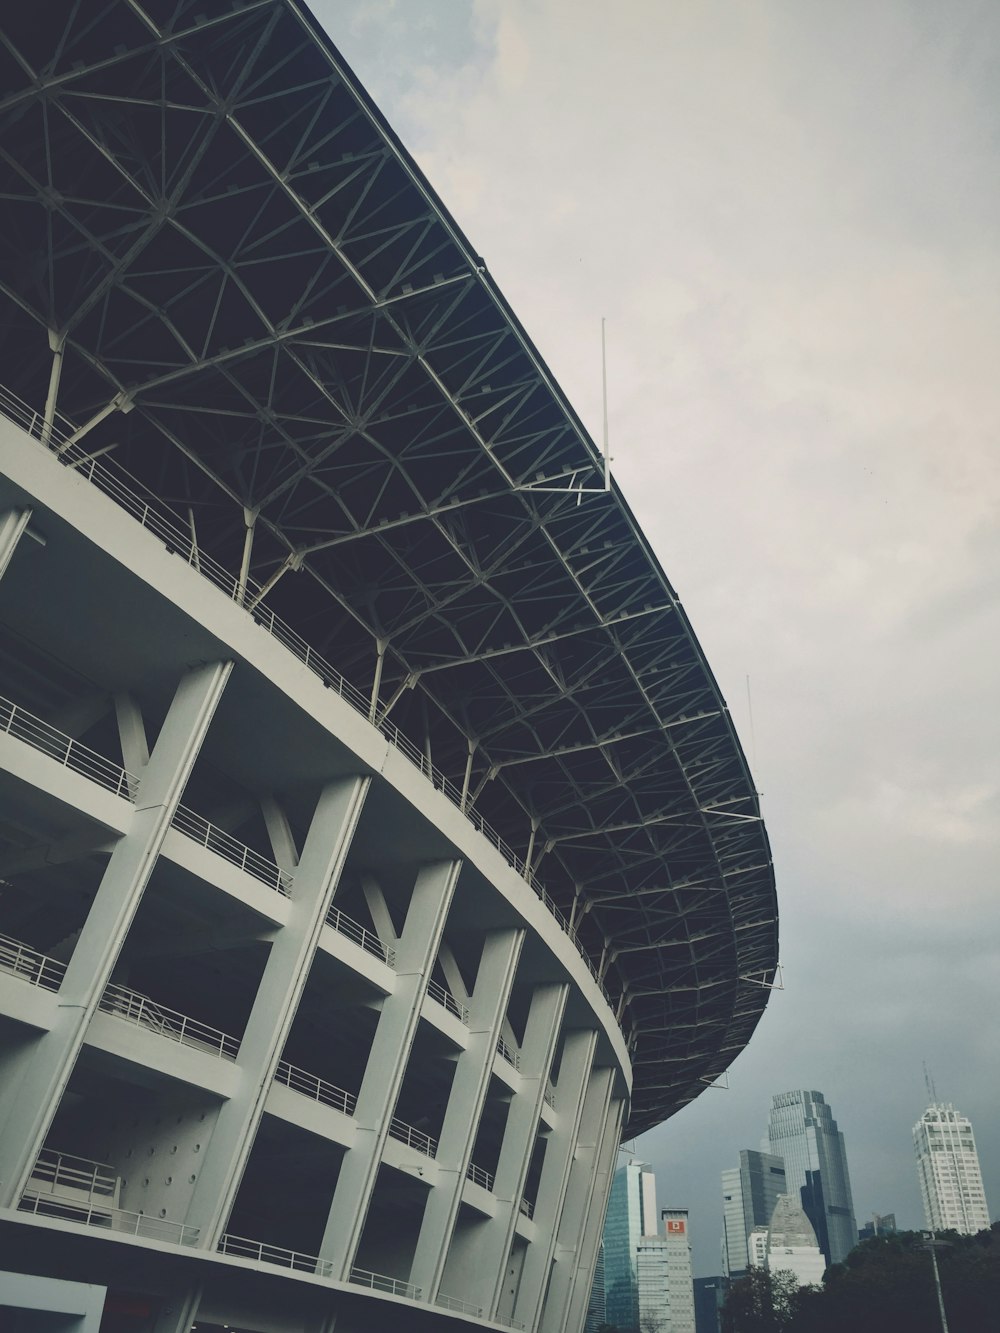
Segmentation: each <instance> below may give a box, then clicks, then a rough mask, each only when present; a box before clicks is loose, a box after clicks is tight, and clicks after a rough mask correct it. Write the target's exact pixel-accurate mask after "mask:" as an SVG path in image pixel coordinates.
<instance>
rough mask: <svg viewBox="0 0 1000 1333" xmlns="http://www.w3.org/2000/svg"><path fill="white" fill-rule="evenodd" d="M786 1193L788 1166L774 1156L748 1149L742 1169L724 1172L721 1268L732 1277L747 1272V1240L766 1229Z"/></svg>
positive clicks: (742, 1158) (743, 1157)
mask: <svg viewBox="0 0 1000 1333" xmlns="http://www.w3.org/2000/svg"><path fill="white" fill-rule="evenodd" d="M784 1192H785V1164H784V1162H783V1160H782V1159H781V1158H780V1157H776V1156H775V1155H774V1154H773V1153H766V1152H756V1151H755V1150H754V1149H753V1148H745V1149H744V1150H743V1151H742V1152H741V1153H740V1164H739V1166H734V1167H731V1168H730V1169H729V1170H726V1171H723V1173H722V1219H723V1235H722V1267H723V1272H724V1273H725V1274H726V1276H727V1277H729V1278H738V1277H742V1276H743V1274H744V1273H745V1272H746V1269H747V1263H748V1256H747V1237H748V1236H749V1235H750V1232H751V1231H752V1230H753V1229H754V1227H766V1226H767V1225H768V1223H769V1222H770V1220H771V1214H772V1213H773V1212H774V1205H775V1204H776V1203H777V1202H778V1195H779V1194H784Z"/></svg>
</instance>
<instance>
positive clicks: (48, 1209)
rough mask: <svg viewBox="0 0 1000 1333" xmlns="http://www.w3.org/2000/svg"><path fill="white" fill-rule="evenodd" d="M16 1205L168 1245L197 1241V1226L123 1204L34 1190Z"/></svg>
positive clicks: (43, 1214) (29, 1211) (22, 1210)
mask: <svg viewBox="0 0 1000 1333" xmlns="http://www.w3.org/2000/svg"><path fill="white" fill-rule="evenodd" d="M17 1207H18V1210H19V1211H20V1212H22V1213H35V1214H36V1215H38V1214H39V1213H40V1214H41V1215H42V1216H43V1217H44V1216H46V1215H48V1216H50V1217H51V1216H55V1217H59V1218H60V1219H61V1220H63V1221H66V1222H79V1223H80V1224H81V1225H82V1226H88V1227H104V1228H106V1229H108V1230H110V1231H117V1232H120V1233H121V1234H122V1235H125V1236H141V1237H142V1238H143V1239H144V1240H162V1241H166V1242H167V1244H169V1245H195V1244H197V1242H198V1235H199V1228H198V1227H189V1226H188V1225H187V1224H186V1223H184V1222H172V1221H171V1220H170V1219H169V1218H167V1217H150V1216H149V1214H148V1213H134V1212H132V1211H131V1210H129V1209H127V1208H112V1207H111V1206H110V1205H108V1204H85V1203H77V1202H76V1201H74V1200H73V1199H62V1198H59V1197H58V1195H56V1196H52V1195H48V1196H46V1195H44V1194H35V1195H32V1196H31V1197H29V1196H28V1194H27V1193H25V1194H24V1196H23V1197H22V1199H21V1202H20V1203H19V1204H18V1205H17Z"/></svg>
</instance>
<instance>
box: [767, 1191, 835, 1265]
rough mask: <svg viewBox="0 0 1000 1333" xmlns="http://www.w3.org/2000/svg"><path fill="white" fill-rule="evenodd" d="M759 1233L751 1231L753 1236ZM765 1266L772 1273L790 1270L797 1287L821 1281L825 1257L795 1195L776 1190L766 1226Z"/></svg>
mask: <svg viewBox="0 0 1000 1333" xmlns="http://www.w3.org/2000/svg"><path fill="white" fill-rule="evenodd" d="M757 1234H758V1233H756V1232H755V1233H754V1238H755V1239H756V1236H757ZM766 1255H767V1259H766V1262H767V1268H768V1271H769V1272H771V1273H791V1274H792V1276H793V1277H794V1278H795V1281H796V1282H797V1283H798V1284H799V1286H800V1287H808V1286H816V1285H818V1284H819V1283H820V1282H822V1281H823V1273H824V1272H825V1271H826V1259H825V1258H824V1257H823V1251H822V1250H821V1249H820V1247H819V1242H818V1240H817V1239H816V1232H815V1230H814V1229H813V1225H812V1223H811V1222H810V1221H809V1218H808V1217H807V1216H806V1214H805V1211H804V1209H803V1208H802V1206H801V1204H800V1203H799V1202H798V1200H797V1199H794V1198H793V1197H792V1196H791V1195H790V1194H779V1195H778V1202H777V1203H776V1204H775V1206H774V1215H773V1216H772V1218H771V1225H770V1226H769V1227H768V1229H767V1249H766Z"/></svg>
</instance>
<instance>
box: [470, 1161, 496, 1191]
mask: <svg viewBox="0 0 1000 1333" xmlns="http://www.w3.org/2000/svg"><path fill="white" fill-rule="evenodd" d="M465 1175H466V1178H467V1179H468V1180H471V1181H472V1183H473V1185H481V1186H482V1187H483V1189H484V1190H489V1191H490V1193H492V1192H493V1181H494V1180H495V1179H496V1177H495V1176H494V1175H493V1174H492V1172H490V1171H484V1170H483V1168H482V1167H481V1166H476V1164H475V1162H470V1163H469V1165H468V1167H467V1168H466V1171H465Z"/></svg>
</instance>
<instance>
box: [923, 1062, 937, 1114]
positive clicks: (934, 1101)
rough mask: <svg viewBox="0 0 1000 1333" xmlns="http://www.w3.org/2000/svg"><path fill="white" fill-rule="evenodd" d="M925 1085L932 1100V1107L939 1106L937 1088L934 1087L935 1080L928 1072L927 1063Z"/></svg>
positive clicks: (925, 1065)
mask: <svg viewBox="0 0 1000 1333" xmlns="http://www.w3.org/2000/svg"><path fill="white" fill-rule="evenodd" d="M924 1083H925V1085H926V1087H927V1096H928V1097H929V1098H930V1099H931V1105H932V1106H937V1088H935V1086H934V1080H933V1079H932V1078H931V1076H930V1074H929V1073H928V1072H927V1061H926V1060H925V1061H924Z"/></svg>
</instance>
